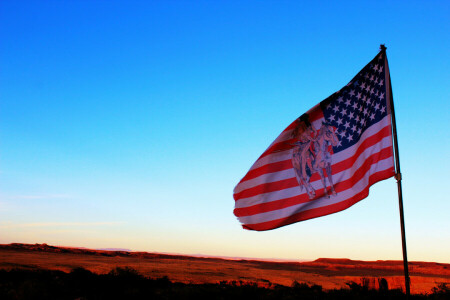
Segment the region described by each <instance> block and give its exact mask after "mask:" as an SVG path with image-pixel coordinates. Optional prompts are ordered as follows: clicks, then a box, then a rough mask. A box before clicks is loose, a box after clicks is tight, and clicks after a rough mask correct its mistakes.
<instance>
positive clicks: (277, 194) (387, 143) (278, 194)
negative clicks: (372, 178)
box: [235, 137, 394, 208]
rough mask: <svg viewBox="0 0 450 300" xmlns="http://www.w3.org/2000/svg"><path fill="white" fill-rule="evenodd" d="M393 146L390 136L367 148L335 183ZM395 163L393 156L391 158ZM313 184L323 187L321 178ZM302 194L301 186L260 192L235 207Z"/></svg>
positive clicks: (242, 199)
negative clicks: (371, 157)
mask: <svg viewBox="0 0 450 300" xmlns="http://www.w3.org/2000/svg"><path fill="white" fill-rule="evenodd" d="M391 147H392V140H391V138H390V137H386V138H384V139H383V140H382V141H381V142H379V143H377V144H375V145H373V146H371V147H369V148H367V149H365V150H364V151H363V152H362V153H361V155H359V156H358V158H357V159H356V160H355V162H354V163H353V165H352V166H351V167H349V168H347V169H345V170H343V171H341V172H339V173H336V174H334V175H333V183H334V184H336V183H339V182H341V181H343V180H347V179H349V178H350V177H352V176H353V174H354V172H355V171H356V170H358V169H359V168H360V167H361V166H362V165H363V164H364V162H365V161H366V159H367V158H368V157H369V156H371V155H373V154H375V153H378V152H380V151H382V150H383V149H388V148H391ZM390 159H391V161H392V165H393V163H394V162H393V158H390ZM311 185H312V186H313V188H314V189H315V190H317V189H321V188H323V185H322V182H321V180H320V178H319V179H317V180H315V181H312V182H311ZM302 194H306V191H305V189H302V190H301V189H300V187H299V186H295V187H292V188H287V189H283V190H279V191H274V192H270V193H263V194H258V195H256V196H252V197H247V198H241V199H239V200H237V201H236V202H235V208H243V207H249V206H253V205H256V204H260V203H267V202H272V201H277V200H281V199H285V198H290V197H295V196H299V195H302Z"/></svg>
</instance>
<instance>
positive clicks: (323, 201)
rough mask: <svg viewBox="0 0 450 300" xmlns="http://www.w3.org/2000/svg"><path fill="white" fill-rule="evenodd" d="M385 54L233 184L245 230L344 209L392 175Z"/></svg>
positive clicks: (281, 137) (279, 139)
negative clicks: (374, 185)
mask: <svg viewBox="0 0 450 300" xmlns="http://www.w3.org/2000/svg"><path fill="white" fill-rule="evenodd" d="M389 93H390V77H389V68H388V63H387V58H386V51H385V50H382V51H380V53H379V54H378V55H377V56H376V57H375V58H374V59H373V60H372V61H371V62H370V63H369V64H368V65H366V66H365V67H364V68H363V69H362V70H361V71H360V72H359V73H358V74H357V75H356V76H355V77H354V78H353V79H352V80H351V81H350V82H349V83H348V84H347V85H346V86H344V87H343V88H342V89H341V90H339V91H338V92H336V93H334V94H333V95H331V96H330V97H328V98H327V99H325V100H323V101H322V102H320V103H319V104H317V105H316V106H315V107H313V108H312V109H310V110H309V111H308V112H306V113H305V114H303V115H301V116H300V117H299V118H298V119H297V120H295V121H294V122H293V123H291V124H290V125H289V126H288V127H287V128H286V129H285V130H284V131H283V132H282V133H281V134H280V135H279V136H278V137H277V138H276V139H275V141H274V142H273V143H272V144H271V145H270V146H269V148H268V149H267V150H266V151H265V152H264V153H263V154H262V155H261V156H260V157H259V158H258V160H257V161H256V162H255V163H254V164H253V166H252V167H251V168H250V170H249V171H248V173H247V174H246V175H245V176H244V178H242V179H241V181H240V182H239V183H238V185H237V186H236V187H235V189H234V193H233V196H234V199H235V209H234V214H235V215H236V217H237V218H238V219H239V221H240V222H241V223H242V226H243V227H244V228H245V229H250V230H258V231H261V230H270V229H274V228H278V227H281V226H285V225H288V224H292V223H295V222H299V221H304V220H308V219H312V218H316V217H320V216H324V215H328V214H332V213H335V212H338V211H341V210H344V209H346V208H348V207H350V206H352V205H353V204H355V203H356V202H358V201H360V200H362V199H364V198H365V197H367V196H368V195H369V187H370V186H371V185H372V184H375V183H376V182H378V181H381V180H384V179H387V178H390V177H392V176H394V174H395V172H394V155H393V150H392V129H391V110H390V104H389V103H390V102H389V99H390V98H389V96H390V95H389Z"/></svg>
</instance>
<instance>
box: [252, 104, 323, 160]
mask: <svg viewBox="0 0 450 300" xmlns="http://www.w3.org/2000/svg"><path fill="white" fill-rule="evenodd" d="M308 115H309V121H310V122H314V121H317V120H319V119H324V118H325V117H324V115H323V112H322V110H321V109H320V106H319V105H317V106H315V107H313V108H312V109H311V110H310V111H308ZM296 121H297V120H295V121H294V122H292V123H291V124H290V125H289V126H288V127H287V128H286V129H285V130H283V132H282V134H283V133H284V132H286V131H288V130H292V129H294V128H295V126H296V125H297V122H296ZM295 141H296V140H295V139H289V140H284V141H281V142H278V143H275V144H273V145H272V146H270V147H269V148H267V149H266V151H264V153H263V154H261V156H260V157H259V158H258V159H261V158H263V157H264V156H267V155H269V154H272V153H275V152H281V151H286V150H289V149H291V148H292V147H293V145H292V143H294V142H295Z"/></svg>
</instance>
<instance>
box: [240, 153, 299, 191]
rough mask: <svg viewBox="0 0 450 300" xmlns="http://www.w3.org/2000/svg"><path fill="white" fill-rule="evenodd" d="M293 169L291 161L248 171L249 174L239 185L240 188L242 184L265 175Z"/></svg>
mask: <svg viewBox="0 0 450 300" xmlns="http://www.w3.org/2000/svg"><path fill="white" fill-rule="evenodd" d="M291 168H292V161H291V160H290V159H287V160H282V161H277V162H274V163H270V164H266V165H264V166H261V167H259V168H256V169H253V170H250V171H248V173H247V174H246V175H245V176H244V178H242V179H241V181H240V182H239V183H238V186H239V184H240V183H241V182H244V181H247V180H250V179H253V178H256V177H259V176H261V175H264V174H267V173H273V172H279V171H283V170H287V169H291Z"/></svg>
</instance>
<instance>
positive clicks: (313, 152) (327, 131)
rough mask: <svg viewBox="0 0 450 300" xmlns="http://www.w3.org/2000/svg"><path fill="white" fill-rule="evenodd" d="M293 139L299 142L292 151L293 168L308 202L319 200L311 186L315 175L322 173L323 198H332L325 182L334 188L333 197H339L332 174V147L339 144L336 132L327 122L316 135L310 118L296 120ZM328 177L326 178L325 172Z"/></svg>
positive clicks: (304, 117) (302, 117) (303, 117)
mask: <svg viewBox="0 0 450 300" xmlns="http://www.w3.org/2000/svg"><path fill="white" fill-rule="evenodd" d="M292 137H293V138H294V139H297V141H296V142H295V143H294V147H293V148H292V166H293V167H294V170H295V175H296V177H297V181H298V184H299V186H300V189H301V190H302V189H303V188H305V189H306V193H307V194H308V197H309V199H314V198H315V197H316V191H315V189H314V188H313V186H312V185H311V183H310V178H311V176H312V175H313V174H314V173H316V172H317V173H319V175H320V179H321V181H322V185H323V188H324V194H325V196H326V197H327V198H329V197H330V196H329V194H328V190H327V184H326V178H328V182H329V184H330V187H331V193H332V194H333V195H334V196H335V195H337V193H336V191H335V189H334V185H333V178H332V173H331V151H332V147H333V146H336V145H337V144H338V142H339V140H338V138H337V136H336V133H335V128H334V127H333V126H332V125H330V124H328V123H325V122H322V126H321V127H320V129H319V130H318V131H317V130H316V129H315V128H314V125H312V124H311V123H310V122H309V116H308V114H304V115H302V116H301V117H300V118H298V119H297V126H296V127H295V128H294V130H293V131H292ZM324 170H325V172H326V176H325V172H324Z"/></svg>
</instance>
